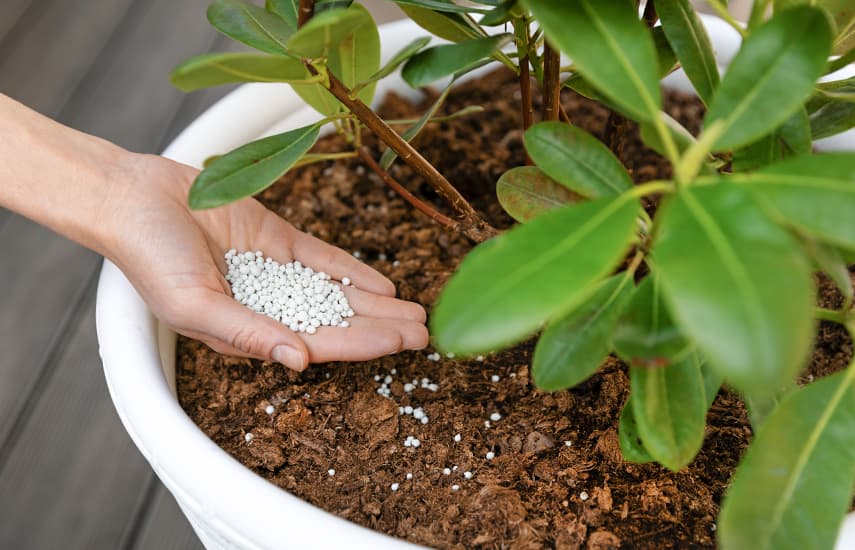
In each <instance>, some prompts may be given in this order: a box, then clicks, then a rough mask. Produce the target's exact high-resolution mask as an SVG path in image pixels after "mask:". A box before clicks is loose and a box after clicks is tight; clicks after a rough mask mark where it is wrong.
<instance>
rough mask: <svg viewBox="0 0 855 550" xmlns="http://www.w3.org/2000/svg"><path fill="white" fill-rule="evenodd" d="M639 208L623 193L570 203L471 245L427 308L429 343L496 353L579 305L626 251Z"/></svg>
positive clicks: (469, 351)
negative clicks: (430, 310) (434, 302)
mask: <svg viewBox="0 0 855 550" xmlns="http://www.w3.org/2000/svg"><path fill="white" fill-rule="evenodd" d="M639 208H640V204H639V203H638V201H637V200H634V199H633V198H632V197H629V196H626V195H624V196H621V197H617V198H606V199H599V200H596V201H591V202H584V203H579V204H574V205H572V206H566V207H564V208H559V209H557V210H553V211H551V212H547V213H545V214H543V215H541V216H538V217H537V218H535V219H533V220H531V221H530V222H528V223H526V224H523V225H521V226H518V227H516V228H514V229H511V230H510V231H508V232H506V233H504V234H502V235H500V236H498V237H495V238H493V239H491V240H490V241H487V242H486V243H483V244H481V245H479V246H478V247H477V248H475V249H474V250H473V251H472V252H470V253H469V255H468V256H466V258H465V259H464V260H463V262H462V263H461V264H460V268H459V269H458V271H457V273H456V274H455V275H454V276H453V277H452V278H451V280H450V281H449V283H448V285H447V286H446V287H445V289H444V290H443V292H442V295H441V296H440V298H439V301H438V303H437V305H436V307H435V308H434V310H433V314H432V315H431V327H432V330H431V333H432V334H433V336H434V338H435V341H436V344H437V345H438V346H439V347H440V348H442V349H444V350H446V351H453V352H455V353H459V354H465V355H468V354H475V353H481V352H486V351H490V350H495V349H499V348H500V347H503V346H506V345H508V344H511V343H514V342H517V341H519V340H521V339H522V338H525V337H526V336H528V335H530V334H531V333H532V332H534V331H535V330H537V329H538V327H539V326H540V325H541V324H543V323H544V322H545V321H546V320H548V319H550V318H553V317H555V316H558V315H562V314H563V313H564V312H566V311H569V310H570V309H572V308H573V307H574V306H576V305H578V304H580V303H581V302H582V301H584V300H585V298H586V297H587V296H588V295H589V294H590V293H591V292H592V291H593V290H594V288H595V285H596V283H597V281H599V280H601V279H602V278H603V277H604V276H605V275H606V274H607V273H609V272H610V271H611V270H612V269H614V268H615V266H616V265H617V264H618V262H619V261H620V259H621V258H622V257H623V255H624V254H625V253H626V249H627V247H628V246H629V243H630V241H631V240H632V238H633V235H634V232H635V227H636V216H637V215H638V211H639Z"/></svg>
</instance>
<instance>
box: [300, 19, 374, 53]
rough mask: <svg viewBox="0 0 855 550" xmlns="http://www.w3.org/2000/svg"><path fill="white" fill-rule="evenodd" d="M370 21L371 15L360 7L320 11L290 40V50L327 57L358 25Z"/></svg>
mask: <svg viewBox="0 0 855 550" xmlns="http://www.w3.org/2000/svg"><path fill="white" fill-rule="evenodd" d="M369 21H371V16H370V15H368V12H367V11H365V10H359V9H344V10H343V9H337V10H328V11H325V12H323V13H319V14H317V15H315V16H314V17H312V18H311V19H309V21H308V22H307V23H306V24H305V25H303V26H302V27H301V28H300V30H298V31H297V32H296V33H294V35H293V36H292V37H291V38H290V39H289V40H288V50H289V51H290V52H292V53H294V54H295V55H299V56H300V57H304V58H307V59H319V58H321V57H326V56H327V55H328V54H329V52H330V51H331V50H332V49H333V48H335V47H336V46H338V45H339V44H341V42H343V41H344V40H345V39H346V38H347V37H348V36H350V35H351V34H352V33H353V32H354V31H355V30H356V28H357V27H360V26H362V25H365V24H367V23H368V22H369Z"/></svg>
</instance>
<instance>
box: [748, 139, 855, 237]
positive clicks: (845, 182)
mask: <svg viewBox="0 0 855 550" xmlns="http://www.w3.org/2000/svg"><path fill="white" fill-rule="evenodd" d="M733 181H736V182H739V183H741V184H744V185H745V186H746V187H747V188H748V189H750V190H751V191H753V192H755V193H757V194H758V195H759V196H760V198H761V199H762V200H763V201H764V203H767V204H768V205H770V206H771V207H773V208H774V210H775V211H776V212H777V213H778V214H779V216H780V218H781V221H782V222H783V223H786V224H789V225H793V226H795V227H797V228H799V229H800V230H802V231H805V232H807V233H808V234H810V235H813V236H815V237H817V238H819V239H821V240H823V241H825V242H828V243H831V244H833V245H836V246H841V247H844V248H848V249H850V250H855V153H826V154H822V155H803V156H799V157H794V158H792V159H789V160H785V161H783V162H779V163H776V164H773V165H771V166H768V167H766V168H764V169H763V170H760V171H758V172H755V173H753V174H744V175H739V176H734V180H733Z"/></svg>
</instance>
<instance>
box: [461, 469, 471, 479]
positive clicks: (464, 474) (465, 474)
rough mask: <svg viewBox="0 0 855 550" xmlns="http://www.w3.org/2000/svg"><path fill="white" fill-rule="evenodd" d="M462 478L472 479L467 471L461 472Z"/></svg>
mask: <svg viewBox="0 0 855 550" xmlns="http://www.w3.org/2000/svg"><path fill="white" fill-rule="evenodd" d="M463 477H465V478H466V479H472V472H470V471H469V470H467V471H465V472H463Z"/></svg>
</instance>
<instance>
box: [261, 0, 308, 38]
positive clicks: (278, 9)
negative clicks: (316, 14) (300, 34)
mask: <svg viewBox="0 0 855 550" xmlns="http://www.w3.org/2000/svg"><path fill="white" fill-rule="evenodd" d="M264 9H266V10H267V11H269V12H270V13H274V14H276V15H278V16H279V17H281V18H282V19H284V20H285V22H286V23H288V26H290V27H291V28H292V29H294V30H295V31H296V30H297V20H298V18H299V15H298V12H299V11H300V0H265V1H264Z"/></svg>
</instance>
